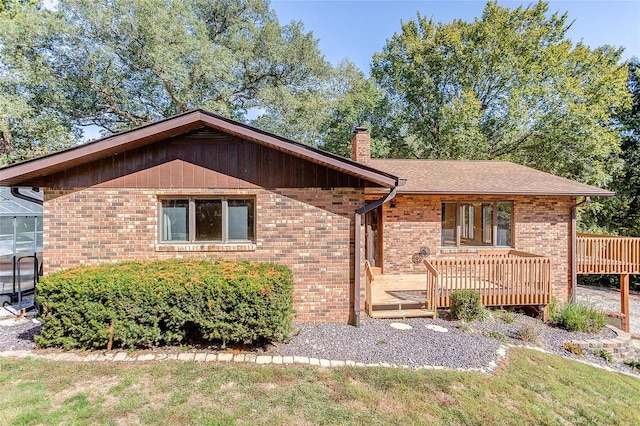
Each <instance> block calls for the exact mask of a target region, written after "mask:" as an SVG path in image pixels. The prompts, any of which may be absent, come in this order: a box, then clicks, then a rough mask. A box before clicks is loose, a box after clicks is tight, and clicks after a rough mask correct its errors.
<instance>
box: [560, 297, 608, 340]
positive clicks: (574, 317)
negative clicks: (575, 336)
mask: <svg viewBox="0 0 640 426" xmlns="http://www.w3.org/2000/svg"><path fill="white" fill-rule="evenodd" d="M550 311H551V312H550V316H551V321H552V322H553V323H555V324H557V325H559V326H560V327H562V328H565V329H567V330H569V331H582V332H588V333H599V332H601V331H602V329H603V328H604V326H605V322H606V321H605V315H604V312H602V311H599V310H597V309H594V308H592V307H590V306H587V305H585V304H583V303H571V302H569V303H565V304H564V305H561V306H558V303H557V301H556V300H555V299H554V300H553V302H552V304H551V307H550Z"/></svg>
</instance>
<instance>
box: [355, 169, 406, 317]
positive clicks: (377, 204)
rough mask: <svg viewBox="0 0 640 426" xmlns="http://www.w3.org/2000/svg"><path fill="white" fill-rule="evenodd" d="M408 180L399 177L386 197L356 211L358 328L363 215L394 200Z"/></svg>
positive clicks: (356, 308) (356, 311)
mask: <svg viewBox="0 0 640 426" xmlns="http://www.w3.org/2000/svg"><path fill="white" fill-rule="evenodd" d="M405 182H406V180H405V179H398V180H397V181H396V186H394V187H393V188H392V189H391V191H390V192H389V193H388V194H387V195H385V196H384V197H382V198H380V199H378V200H376V201H374V202H372V203H369V204H365V205H364V206H362V207H360V208H358V209H357V210H356V212H355V227H356V229H355V237H354V239H355V244H354V246H355V253H354V269H355V271H354V281H355V283H354V284H355V285H354V287H355V289H354V295H353V311H354V312H353V313H354V317H355V326H356V328H360V288H361V286H360V279H361V275H362V274H361V268H360V266H361V265H360V263H361V258H360V239H361V231H360V227H361V226H362V215H364V214H366V213H367V212H370V211H371V210H373V209H376V208H378V207H380V206H381V205H383V204H384V203H386V202H387V201H390V200H392V199H393V198H394V197H395V196H396V192H397V191H398V186H400V185H404V184H405Z"/></svg>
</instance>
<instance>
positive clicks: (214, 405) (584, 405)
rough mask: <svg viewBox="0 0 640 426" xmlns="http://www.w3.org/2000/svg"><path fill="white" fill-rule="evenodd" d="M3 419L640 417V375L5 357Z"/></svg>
mask: <svg viewBox="0 0 640 426" xmlns="http://www.w3.org/2000/svg"><path fill="white" fill-rule="evenodd" d="M0 389H2V390H0V424H6V425H37V424H38V425H40V424H42V425H52V424H138V423H143V424H217V425H233V424H252V425H274V424H314V425H327V424H341V425H349V424H369V425H393V424H398V425H400V424H459V425H465V424H469V425H471V424H474V425H477V424H501V425H521V424H540V425H545V424H607V425H616V424H622V425H625V424H629V425H630V424H639V423H640V411H638V410H633V409H630V407H637V406H639V404H640V380H639V379H638V378H635V377H630V376H627V375H624V374H620V373H614V372H610V371H604V370H600V369H596V368H594V367H592V366H589V365H585V364H582V363H578V362H575V361H572V360H569V359H566V358H562V357H559V356H555V355H550V354H545V353H541V352H538V351H533V350H528V349H522V348H512V349H510V351H509V355H508V358H507V360H506V362H505V363H504V364H503V365H502V366H501V367H500V368H499V369H498V370H497V371H496V372H495V373H494V374H492V375H485V374H479V373H470V372H460V371H437V370H430V371H425V370H420V371H416V370H408V369H401V368H383V367H371V368H357V367H345V368H331V369H326V368H317V367H309V366H257V365H249V364H207V363H196V362H179V361H174V362H153V363H140V362H134V363H114V362H111V363H99V362H93V363H70V362H52V361H41V360H32V359H0Z"/></svg>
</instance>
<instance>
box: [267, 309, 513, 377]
mask: <svg viewBox="0 0 640 426" xmlns="http://www.w3.org/2000/svg"><path fill="white" fill-rule="evenodd" d="M392 323H403V324H408V325H410V326H411V327H412V328H411V329H410V330H397V329H395V328H393V327H391V324H392ZM428 324H433V325H438V326H441V327H443V328H445V329H447V332H445V333H442V332H438V331H434V330H431V329H428V328H427V327H426V325H428ZM295 327H296V332H295V333H294V334H295V335H294V337H293V338H292V339H291V340H290V341H289V342H288V343H286V344H279V345H274V346H272V347H270V348H269V349H268V350H267V352H268V353H269V354H273V355H283V356H284V355H299V356H307V357H313V358H324V359H330V360H338V361H347V360H351V361H355V362H363V363H374V364H377V363H388V364H396V365H407V366H424V365H431V366H442V367H447V368H465V369H469V368H486V367H487V366H488V365H489V363H490V362H491V361H495V359H496V351H497V350H498V348H499V346H500V345H501V342H499V341H498V340H495V339H487V338H485V337H483V336H482V335H479V334H469V333H465V332H464V331H462V330H459V329H457V328H455V327H452V324H451V323H450V322H448V321H444V320H441V319H435V320H432V319H429V320H425V319H421V318H411V319H406V320H383V319H377V320H371V319H367V321H366V322H365V323H364V324H362V326H361V327H360V328H355V327H353V326H349V325H344V324H326V323H320V324H296V325H295Z"/></svg>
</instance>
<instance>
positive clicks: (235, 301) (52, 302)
mask: <svg viewBox="0 0 640 426" xmlns="http://www.w3.org/2000/svg"><path fill="white" fill-rule="evenodd" d="M292 293H293V278H292V274H291V271H290V270H289V269H288V268H286V267H285V266H280V265H275V264H268V263H249V262H228V261H217V262H209V261H205V260H168V261H147V262H123V263H119V264H108V265H98V266H90V267H81V268H75V269H69V270H65V271H60V272H56V273H53V274H50V275H48V276H47V277H45V278H43V279H42V280H41V281H40V283H38V301H39V302H40V304H41V306H42V309H43V314H42V316H41V320H42V321H43V322H44V325H43V328H42V331H41V333H40V334H39V335H37V336H36V343H37V344H38V345H39V346H40V347H51V346H54V347H62V348H64V349H73V348H78V349H111V348H112V347H113V348H116V347H125V348H140V347H153V346H160V345H167V344H172V345H178V344H181V343H183V342H185V341H187V340H189V339H193V338H197V339H202V340H204V341H206V342H213V343H220V344H222V346H224V345H225V344H228V343H242V344H261V343H265V342H269V341H282V340H284V339H286V338H287V337H288V335H289V333H290V330H291V318H292V315H293V300H292Z"/></svg>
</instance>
